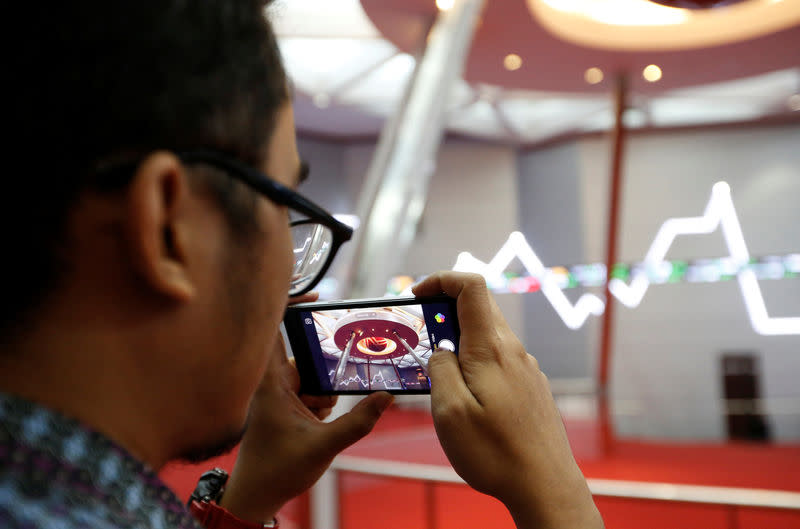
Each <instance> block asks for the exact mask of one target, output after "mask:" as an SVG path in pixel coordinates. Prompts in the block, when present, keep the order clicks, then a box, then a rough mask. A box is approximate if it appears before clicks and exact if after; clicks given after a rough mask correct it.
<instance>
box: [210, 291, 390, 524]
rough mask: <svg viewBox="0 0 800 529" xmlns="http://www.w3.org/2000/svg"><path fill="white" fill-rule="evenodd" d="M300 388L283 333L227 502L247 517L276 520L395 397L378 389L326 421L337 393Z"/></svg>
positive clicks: (225, 497)
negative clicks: (323, 393)
mask: <svg viewBox="0 0 800 529" xmlns="http://www.w3.org/2000/svg"><path fill="white" fill-rule="evenodd" d="M308 300H309V298H307V297H306V298H304V299H302V300H300V299H293V300H292V301H293V302H299V301H308ZM299 389H300V377H299V375H298V373H297V369H296V368H295V366H294V364H293V362H290V361H289V359H288V358H287V356H286V350H285V348H284V345H283V339H282V338H281V336H280V335H278V337H277V343H276V344H275V349H274V350H273V351H272V352H271V357H270V365H269V366H268V368H267V372H266V375H265V376H264V379H263V380H262V381H261V384H260V385H259V388H258V390H257V391H256V394H255V396H254V397H253V402H252V404H251V405H250V415H249V422H248V427H247V432H246V433H245V436H244V439H243V440H242V443H241V445H240V447H239V455H238V457H237V459H236V465H235V467H234V470H233V472H232V473H231V477H230V479H229V481H228V485H227V487H226V489H225V494H224V495H223V497H222V501H221V504H222V506H223V507H225V508H226V509H227V510H229V511H230V512H232V513H233V514H234V515H236V516H238V517H239V518H241V519H243V520H248V521H254V522H258V521H269V520H271V519H272V517H273V516H274V515H275V513H277V512H278V510H279V509H280V508H281V507H282V506H283V504H284V503H286V502H287V501H289V500H290V499H292V498H294V497H295V496H297V495H299V494H301V493H302V492H304V491H306V490H307V489H308V488H310V487H311V486H312V485H313V484H314V483H315V482H316V481H317V480H318V479H319V477H320V476H321V475H322V473H323V472H325V470H326V469H327V468H328V466H329V465H330V463H331V461H332V460H333V458H334V457H335V456H336V455H337V454H338V453H339V452H341V451H342V450H344V449H345V448H347V447H348V446H350V445H351V444H353V443H354V442H356V441H358V440H359V439H361V438H362V437H364V436H365V435H366V434H368V433H369V432H370V431H371V430H372V427H373V426H374V425H375V423H376V421H377V420H378V418H379V417H380V416H381V414H382V413H383V411H384V410H385V409H386V408H387V407H388V406H389V405H390V404H391V403H392V400H393V397H392V396H391V395H389V394H388V393H373V394H371V395H369V396H368V397H366V398H365V399H363V400H362V401H360V402H359V403H358V404H357V405H356V406H355V407H354V408H353V409H352V410H351V411H350V412H349V413H346V414H344V415H342V416H341V417H339V418H338V419H336V420H335V421H332V422H330V423H325V422H322V419H324V418H325V417H327V416H328V415H329V414H330V412H331V408H332V407H333V405H334V404H335V403H336V398H335V397H329V396H309V395H303V396H299V395H298V391H299Z"/></svg>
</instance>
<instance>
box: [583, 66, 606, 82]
mask: <svg viewBox="0 0 800 529" xmlns="http://www.w3.org/2000/svg"><path fill="white" fill-rule="evenodd" d="M583 79H584V80H585V81H586V82H587V83H589V84H597V83H599V82H601V81H602V80H603V70H601V69H600V68H596V67H592V68H587V69H586V71H585V72H583Z"/></svg>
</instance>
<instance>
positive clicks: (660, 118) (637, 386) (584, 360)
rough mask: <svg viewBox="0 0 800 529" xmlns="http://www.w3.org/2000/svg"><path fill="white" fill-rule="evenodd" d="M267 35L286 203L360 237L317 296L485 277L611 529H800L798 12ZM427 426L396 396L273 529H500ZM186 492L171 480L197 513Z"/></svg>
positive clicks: (402, 18) (491, 11)
mask: <svg viewBox="0 0 800 529" xmlns="http://www.w3.org/2000/svg"><path fill="white" fill-rule="evenodd" d="M268 17H269V18H270V19H271V20H272V21H273V24H274V25H275V27H276V31H277V34H278V36H279V44H280V47H281V51H282V54H283V56H284V60H285V62H286V66H287V69H288V71H289V75H290V77H291V79H292V82H293V90H294V94H295V95H294V101H295V102H294V106H295V117H296V122H297V129H298V140H299V148H300V153H301V156H302V157H303V158H304V159H305V160H307V161H308V162H309V164H310V167H311V177H310V178H309V180H308V181H307V183H305V184H304V185H303V188H302V189H301V191H302V192H303V193H305V194H307V195H308V196H309V197H310V198H312V199H313V200H315V201H318V202H319V203H320V204H322V205H323V206H325V207H326V208H328V209H329V210H330V211H331V212H332V213H334V214H336V215H337V216H338V217H339V218H340V219H341V220H343V221H344V222H346V223H348V224H351V225H352V226H354V227H355V228H356V232H355V237H354V241H353V242H352V243H350V244H348V245H347V246H346V247H345V248H344V249H343V251H342V252H340V254H339V256H338V257H337V261H336V262H335V263H334V266H333V267H332V269H331V271H330V273H329V275H328V277H327V278H326V279H325V280H324V281H323V283H322V284H321V286H320V290H321V295H322V297H323V298H327V299H338V298H350V297H378V296H384V295H389V296H392V295H402V294H407V293H408V287H409V286H410V285H411V284H412V283H413V282H414V281H416V280H417V279H419V278H420V277H423V276H425V275H427V274H430V273H432V272H434V271H437V270H440V269H459V270H468V271H473V272H478V273H482V274H484V276H485V277H486V278H487V282H488V283H489V285H490V287H491V288H492V289H493V290H494V291H495V295H496V297H497V299H498V302H499V303H500V305H501V308H502V309H503V312H504V314H505V316H506V317H507V319H508V320H509V322H510V323H511V325H512V327H513V328H514V330H515V332H516V333H517V335H518V336H519V337H520V339H521V340H522V342H523V343H524V345H525V346H526V348H527V350H528V351H529V352H530V353H531V354H533V355H535V356H536V357H537V359H538V360H539V363H540V365H541V367H542V369H543V371H544V372H545V374H547V376H548V377H549V378H550V380H551V383H552V387H553V391H554V394H555V395H556V399H557V402H558V404H559V407H560V409H561V411H562V415H563V416H564V420H565V424H566V425H567V430H568V434H569V437H570V441H571V443H572V445H573V450H574V451H575V453H576V457H577V459H578V461H579V464H580V465H581V467H582V469H583V470H584V473H585V474H586V475H587V478H589V479H590V486H591V488H592V490H593V492H594V493H595V497H596V501H597V504H598V506H599V507H600V509H601V512H602V513H603V515H604V517H605V519H606V524H607V527H609V528H614V527H623V528H624V527H665V528H666V527H682V528H685V527H704V528H708V527H711V528H716V527H720V528H723V527H724V528H734V527H735V528H769V527H775V528H777V527H780V528H789V527H800V384H798V382H797V379H798V377H800V207H798V204H800V1H798V0H782V1H781V0H743V1H738V2H735V1H734V2H732V1H716V2H714V1H700V0H697V1H690V0H686V1H673V2H671V1H666V0H665V1H659V2H651V1H648V0H527V1H526V0H485V1H479V0H382V1H379V0H361V1H358V0H279V1H277V2H275V3H274V5H273V6H272V7H271V8H269V10H268ZM608 279H610V282H609V281H608ZM343 401H344V402H343V403H342V406H343V407H344V408H346V406H347V405H348V403H349V401H348V399H343ZM428 406H429V399H427V397H418V398H400V399H398V401H397V404H396V405H395V407H394V408H393V409H392V410H390V412H389V414H388V416H387V417H385V418H384V419H383V420H382V421H381V423H380V424H379V426H378V429H377V430H376V432H374V433H373V434H371V435H370V436H369V437H368V438H366V439H365V440H364V441H362V442H361V443H359V444H358V445H356V447H354V448H353V449H351V450H350V451H348V452H347V453H346V454H345V455H344V456H342V457H340V458H339V459H338V460H337V463H336V464H335V465H334V470H332V471H331V472H330V473H329V474H328V475H326V476H325V477H324V478H323V480H322V482H321V483H320V485H318V487H317V488H316V489H315V490H314V491H313V492H312V494H311V495H310V497H304V498H300V499H298V500H297V501H295V502H293V503H292V504H290V505H289V506H287V508H286V509H285V511H286V512H285V514H284V517H283V522H282V527H314V528H321V527H331V528H335V527H339V526H341V527H345V526H346V527H350V528H354V527H355V528H357V527H364V528H372V527H381V528H388V527H407V526H409V525H412V526H416V527H428V528H434V527H436V528H450V527H463V526H467V525H469V526H484V527H498V528H500V527H513V524H512V522H511V520H510V517H509V516H508V514H507V513H506V512H505V510H504V509H503V508H502V506H501V505H499V504H498V503H497V502H495V501H494V500H491V499H489V498H486V497H484V496H481V495H480V494H478V493H476V492H473V491H471V490H470V489H468V488H467V487H466V486H464V485H462V484H460V482H459V479H458V478H457V476H455V475H454V474H453V473H452V469H450V468H449V465H448V464H447V461H446V459H445V458H444V456H443V454H442V453H441V451H440V449H439V448H438V444H437V443H436V440H435V435H434V432H433V429H432V426H431V422H430V416H429V414H428V412H427V409H428ZM189 474H190V469H189V468H185V467H180V468H179V467H176V468H172V469H169V470H168V471H167V473H166V477H167V479H168V480H172V483H173V484H174V485H175V486H176V487H177V488H178V489H179V490H182V487H183V488H186V487H187V486H188V487H189V489H187V491H186V493H187V495H188V491H189V490H190V488H191V486H193V483H194V480H195V479H196V476H194V475H193V474H192V476H191V480H189V479H188V478H187V479H184V477H185V476H188V475H189ZM184 481H186V482H187V483H191V485H185V484H184Z"/></svg>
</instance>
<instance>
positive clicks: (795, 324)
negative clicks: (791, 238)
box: [453, 182, 800, 336]
mask: <svg viewBox="0 0 800 529" xmlns="http://www.w3.org/2000/svg"><path fill="white" fill-rule="evenodd" d="M717 228H721V230H722V235H723V237H724V238H725V243H726V245H727V247H728V252H729V253H730V257H731V258H732V260H733V261H734V262H736V263H737V264H740V265H743V264H746V263H748V262H749V260H750V252H749V251H748V250H747V243H746V242H745V240H744V235H743V234H742V227H741V225H740V224H739V218H738V217H737V215H736V209H735V208H734V206H733V200H732V199H731V194H730V187H729V186H728V184H727V183H725V182H717V183H716V184H714V187H713V188H712V190H711V198H710V199H709V200H708V205H706V209H705V212H704V213H703V216H702V217H683V218H671V219H667V220H666V221H665V222H664V223H663V224H662V225H661V228H660V229H659V230H658V233H657V234H656V236H655V238H654V239H653V243H652V244H651V245H650V249H649V250H648V251H647V255H646V256H645V258H644V262H643V264H644V266H643V267H641V270H640V271H638V272H634V274H633V278H632V280H631V283H630V284H627V283H625V282H624V281H622V280H620V279H616V278H615V279H612V280H611V281H610V282H609V285H608V288H609V291H610V292H611V294H612V295H613V296H614V297H616V298H617V299H618V300H619V301H620V302H621V303H622V304H624V305H626V306H627V307H631V308H635V307H637V306H639V304H640V303H641V301H642V299H643V298H644V295H645V293H646V292H647V289H648V287H649V286H650V280H649V278H648V277H647V274H646V272H644V270H647V269H648V268H650V267H651V266H658V265H659V264H661V263H663V262H664V257H665V256H666V255H667V252H668V251H669V249H670V247H671V246H672V243H673V241H674V240H675V237H677V236H678V235H704V234H709V233H712V232H714V231H716V229H717ZM515 257H517V258H519V260H520V261H521V262H522V265H523V266H524V267H525V269H526V270H527V271H528V273H529V274H530V275H531V276H533V277H535V278H537V279H538V280H539V282H540V283H541V289H542V293H543V294H544V296H545V298H547V300H548V301H549V302H550V304H551V305H552V306H553V308H554V309H555V311H556V313H558V315H559V316H560V317H561V319H562V320H563V321H564V324H565V325H566V326H567V327H569V328H570V329H578V328H580V327H582V326H583V324H584V323H585V322H586V320H587V319H588V317H589V315H592V314H593V315H595V316H600V315H601V314H603V312H605V302H604V301H603V300H602V299H601V298H599V297H598V296H595V295H594V294H584V295H582V296H581V297H580V298H579V299H578V301H577V302H576V303H575V304H574V305H573V304H572V303H571V302H570V301H569V299H568V298H567V296H566V295H565V294H564V292H563V291H562V290H561V288H559V286H558V283H557V282H556V279H555V277H554V276H553V273H552V272H550V271H549V270H548V269H547V267H545V266H544V264H543V263H542V261H541V260H540V259H539V257H538V256H537V255H536V253H535V252H534V251H533V248H531V247H530V245H529V244H528V242H527V241H526V240H525V236H524V235H523V234H522V233H520V232H513V233H511V234H510V235H509V237H508V240H507V241H506V242H505V243H504V244H503V246H502V247H501V248H500V250H499V251H498V252H497V255H495V256H494V258H493V259H492V260H491V261H490V262H489V263H488V264H487V263H484V262H483V261H481V260H480V259H477V258H475V257H474V256H472V254H470V253H469V252H462V253H461V254H459V256H458V259H457V260H456V264H455V266H454V267H453V270H457V271H462V272H476V273H479V274H481V275H483V276H484V277H485V278H486V281H487V283H488V284H489V285H492V284H498V283H499V282H502V273H503V271H504V270H505V269H506V267H507V266H508V265H509V264H510V263H511V261H512V260H513V259H514V258H515ZM737 281H738V283H739V289H740V290H741V293H742V299H743V300H744V305H745V308H746V309H747V314H748V316H749V318H750V323H751V324H752V326H753V329H754V330H755V331H756V332H757V333H759V334H763V335H768V336H777V335H790V334H800V317H786V318H771V317H770V316H769V314H768V313H767V308H766V306H765V304H764V296H763V295H762V293H761V287H760V286H759V284H758V278H757V277H756V275H755V272H754V271H753V270H752V269H750V268H747V267H743V268H741V270H740V271H739V273H738V274H737Z"/></svg>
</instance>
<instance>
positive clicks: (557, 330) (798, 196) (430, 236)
mask: <svg viewBox="0 0 800 529" xmlns="http://www.w3.org/2000/svg"><path fill="white" fill-rule="evenodd" d="M798 145H800V127H797V126H796V125H795V126H773V127H754V128H752V129H740V130H728V131H695V132H665V133H658V134H655V133H651V134H646V135H632V136H631V137H630V138H629V140H628V143H627V148H626V155H625V165H624V175H625V176H624V189H623V202H622V212H621V213H622V216H621V222H622V231H621V233H620V247H619V254H620V255H619V260H620V261H625V262H635V261H638V260H641V258H642V257H643V256H644V254H645V252H646V251H647V249H648V247H649V245H650V243H651V241H652V239H653V237H654V235H655V233H656V232H657V230H658V228H659V227H660V225H661V223H663V222H664V220H666V219H667V218H669V217H676V216H697V215H700V214H702V212H703V210H704V208H705V205H706V203H707V201H708V198H709V194H710V190H711V186H712V185H713V184H714V183H715V182H717V181H719V180H726V181H727V182H728V183H729V184H730V186H731V188H732V193H733V199H734V201H735V205H736V208H737V211H738V214H739V217H740V220H741V224H742V228H743V231H744V234H745V237H746V238H747V241H748V244H749V246H750V251H751V254H752V255H754V256H763V255H769V254H781V253H788V252H800V230H798V228H797V226H798V225H800V210H799V209H798V207H797V204H798V201H799V200H800V150H798V149H797V146H798ZM609 148H610V145H609V139H608V138H591V139H582V140H579V141H572V142H567V143H561V144H559V145H556V146H552V147H549V148H544V149H540V150H536V151H530V152H523V153H519V154H517V153H516V152H515V151H514V150H513V149H512V148H510V147H503V146H495V145H487V144H482V143H477V142H470V141H454V140H452V139H449V140H448V141H446V142H445V144H444V145H443V146H442V148H441V150H440V152H439V155H438V159H437V167H436V171H435V174H434V176H433V179H432V181H431V188H430V195H429V200H428V204H427V206H426V209H425V212H424V215H423V218H422V221H421V224H420V227H419V233H418V236H417V239H416V241H415V244H414V248H415V251H414V252H413V253H412V254H410V255H408V256H406V258H405V264H404V267H405V270H406V272H407V273H408V274H410V275H412V276H417V275H423V274H427V273H430V272H433V271H435V270H438V269H443V268H450V267H452V266H453V264H454V263H455V259H456V256H457V255H458V253H459V252H461V251H464V250H467V251H470V252H471V253H472V254H473V255H474V256H475V257H477V258H479V259H481V260H483V261H489V260H490V259H491V258H492V257H493V256H494V255H495V253H496V252H497V250H498V249H499V248H500V246H501V245H502V244H503V243H504V242H505V240H506V239H507V237H508V234H509V233H510V232H512V231H514V230H520V231H522V232H523V233H524V234H525V235H526V237H527V239H528V241H529V242H530V244H531V246H532V247H533V248H534V249H535V251H536V252H537V254H538V255H539V257H540V258H541V260H542V261H543V262H544V263H545V265H549V266H552V265H557V264H561V265H572V264H580V263H592V262H603V261H604V260H605V237H606V218H607V214H606V204H607V182H608V171H609V166H610V160H609ZM300 149H301V154H302V155H303V156H304V157H306V158H307V159H309V160H310V161H311V166H312V177H311V179H310V180H309V182H308V183H307V184H305V185H304V187H303V191H305V192H306V193H307V194H308V195H309V196H310V197H312V198H313V199H315V200H318V201H319V202H320V203H321V204H323V205H325V206H326V207H329V208H330V209H331V210H333V211H335V212H340V213H352V212H353V209H354V207H355V203H356V200H357V196H358V192H359V189H360V185H361V183H362V181H363V177H364V174H365V173H366V169H367V167H368V165H369V162H370V160H371V157H372V151H373V149H374V145H373V144H371V143H361V144H353V145H341V144H329V143H325V142H319V141H312V140H303V141H301V145H300ZM348 252H349V249H348V248H347V246H345V248H344V250H343V252H342V255H341V256H340V257H338V258H337V263H336V266H337V267H341V266H347V264H348V262H349V259H350V258H351V255H350V254H349V253H348ZM724 255H725V245H724V244H723V239H722V236H721V235H720V234H719V232H716V233H714V234H712V235H708V236H694V237H683V238H679V239H678V240H676V241H675V244H674V246H673V247H672V249H671V251H670V253H669V254H668V257H669V258H674V259H681V258H702V257H721V256H724ZM512 269H516V270H519V265H518V263H515V264H514V265H512ZM761 288H762V289H763V292H764V295H765V299H766V303H767V307H768V309H769V311H770V314H771V315H776V316H794V315H800V279H791V280H782V281H762V282H761ZM586 291H593V292H594V293H597V294H602V291H601V290H600V289H589V290H581V289H572V290H568V291H566V294H567V296H568V297H569V298H570V299H571V300H572V301H573V302H574V301H575V300H577V299H578V297H579V296H580V295H581V294H582V293H584V292H586ZM497 297H498V302H499V304H500V305H501V308H502V309H503V312H504V314H505V315H506V316H507V318H508V319H509V321H510V323H511V326H512V328H513V329H514V330H515V331H516V332H517V334H518V336H520V338H521V339H522V341H523V343H524V344H525V346H526V347H527V349H528V350H529V351H530V352H531V353H533V354H535V355H536V356H537V358H538V359H539V362H540V365H541V366H542V369H543V370H544V371H545V373H546V374H547V375H548V376H549V377H551V378H555V379H560V378H572V377H593V376H594V374H595V369H596V355H597V351H598V347H599V344H598V339H599V331H600V325H599V324H600V319H599V318H596V317H594V316H590V318H589V320H588V321H587V323H586V324H585V325H584V326H583V327H582V328H580V329H579V330H575V331H573V330H570V329H568V328H567V327H566V326H565V325H564V324H563V323H562V321H561V320H560V319H559V317H558V316H557V315H556V313H555V312H554V310H553V308H552V306H551V305H550V304H549V303H548V302H547V300H546V299H545V298H544V296H543V295H542V294H541V293H534V294H525V295H513V294H509V295H499V296H497ZM616 314H617V318H616V325H615V330H614V335H615V342H614V350H613V359H614V362H613V365H612V399H613V403H614V406H613V411H614V416H615V422H616V426H617V428H618V431H619V433H620V434H621V435H623V436H641V437H660V438H675V439H707V440H715V439H721V438H723V437H724V436H725V430H724V422H723V419H724V415H723V406H722V402H721V401H720V398H721V387H720V381H721V375H720V372H719V357H720V355H721V354H722V353H723V352H737V351H743V352H748V351H751V352H754V353H756V354H757V355H758V356H759V359H760V363H761V370H762V396H764V397H765V398H766V403H767V411H768V413H769V422H770V426H771V427H772V430H773V433H774V434H775V437H776V438H777V439H797V438H800V413H798V412H800V404H798V403H800V389H799V388H800V385H798V384H796V382H795V378H796V376H797V375H798V374H799V373H800V336H786V337H763V336H760V335H758V334H756V333H755V332H754V331H753V330H752V327H751V325H750V322H749V320H748V318H747V314H746V312H745V309H744V305H743V304H742V298H741V295H740V293H739V289H738V286H737V284H736V283H735V282H725V283H716V284H707V283H706V284H689V283H680V284H675V285H662V286H653V287H651V288H650V290H649V291H648V293H647V294H646V296H645V298H644V300H643V302H642V304H641V305H640V306H639V307H638V308H637V309H628V308H625V307H623V306H619V308H618V310H617V312H616Z"/></svg>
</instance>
